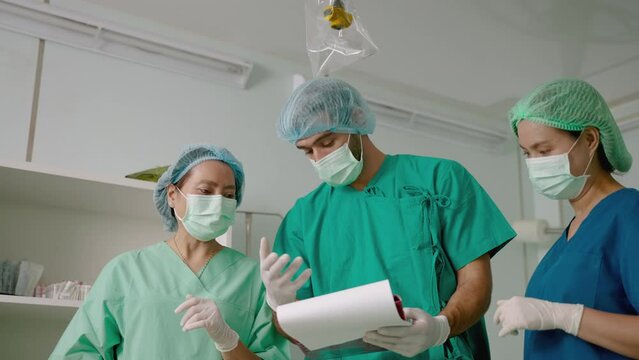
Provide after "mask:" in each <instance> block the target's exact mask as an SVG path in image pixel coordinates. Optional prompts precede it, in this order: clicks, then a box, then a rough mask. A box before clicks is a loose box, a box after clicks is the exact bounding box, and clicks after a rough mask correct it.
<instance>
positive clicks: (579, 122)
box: [509, 79, 632, 172]
mask: <svg viewBox="0 0 639 360" xmlns="http://www.w3.org/2000/svg"><path fill="white" fill-rule="evenodd" d="M509 118H510V125H511V126H512V129H513V131H514V132H515V135H518V134H517V126H518V125H519V123H520V122H521V121H522V120H528V121H532V122H536V123H539V124H542V125H546V126H550V127H554V128H557V129H561V130H565V131H583V130H584V129H585V128H587V127H594V128H597V129H599V134H600V135H599V136H600V138H601V144H602V145H603V148H604V152H605V153H606V157H607V158H608V161H609V162H610V164H611V165H612V166H613V167H614V168H615V170H617V171H620V172H626V171H628V170H630V166H631V165H632V156H631V155H630V153H629V152H628V149H627V148H626V144H625V143H624V141H623V137H622V136H621V131H620V130H619V126H617V123H616V122H615V119H614V117H613V116H612V113H611V112H610V109H609V108H608V105H607V104H606V101H605V100H604V99H603V97H602V96H601V94H599V92H598V91H597V90H596V89H595V88H594V87H593V86H592V85H590V84H589V83H587V82H585V81H583V80H578V79H561V80H555V81H552V82H550V83H547V84H544V85H542V86H540V87H538V88H537V89H535V90H533V92H531V93H530V94H529V95H528V96H526V97H524V98H522V99H521V100H519V102H517V104H516V105H515V106H514V107H513V108H512V109H511V110H510V113H509Z"/></svg>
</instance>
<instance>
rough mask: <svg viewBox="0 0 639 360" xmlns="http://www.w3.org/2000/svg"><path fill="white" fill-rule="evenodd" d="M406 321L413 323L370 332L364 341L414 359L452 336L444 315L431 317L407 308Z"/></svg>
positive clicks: (419, 310)
mask: <svg viewBox="0 0 639 360" xmlns="http://www.w3.org/2000/svg"><path fill="white" fill-rule="evenodd" d="M404 314H405V315H406V319H408V320H411V321H412V323H413V324H412V325H410V326H388V327H382V328H379V329H377V331H369V332H367V333H366V335H364V341H365V342H367V343H369V344H372V345H375V346H379V347H382V348H384V349H387V350H390V351H393V352H396V353H398V354H400V355H403V356H406V357H413V356H415V355H417V354H420V353H422V352H424V351H426V350H428V349H430V348H431V347H433V346H438V345H441V344H443V343H444V342H446V339H448V335H450V325H449V324H448V319H447V318H446V317H445V316H443V315H438V316H435V317H433V316H430V315H429V314H428V313H426V312H425V311H423V310H421V309H415V308H405V309H404Z"/></svg>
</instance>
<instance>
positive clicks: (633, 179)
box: [618, 128, 639, 189]
mask: <svg viewBox="0 0 639 360" xmlns="http://www.w3.org/2000/svg"><path fill="white" fill-rule="evenodd" d="M623 137H624V141H625V142H626V146H627V147H628V151H630V154H631V155H632V158H633V163H632V168H631V169H630V171H629V172H628V173H627V174H624V175H622V176H619V177H618V179H619V181H620V182H621V183H622V184H623V185H624V186H626V187H631V188H635V189H639V128H635V129H633V130H629V131H627V132H625V133H624V134H623Z"/></svg>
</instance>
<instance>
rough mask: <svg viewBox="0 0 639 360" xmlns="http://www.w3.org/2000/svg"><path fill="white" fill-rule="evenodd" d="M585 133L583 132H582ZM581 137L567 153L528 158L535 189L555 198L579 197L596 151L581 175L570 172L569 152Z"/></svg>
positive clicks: (570, 198)
mask: <svg viewBox="0 0 639 360" xmlns="http://www.w3.org/2000/svg"><path fill="white" fill-rule="evenodd" d="M582 134H583V133H582ZM580 138H581V135H579V138H577V141H575V143H574V144H572V146H571V147H570V150H568V152H567V153H564V154H560V155H553V156H544V157H538V158H531V159H526V166H527V167H528V176H529V177H530V181H531V182H532V184H533V187H534V188H535V190H536V191H537V192H538V193H540V194H542V195H544V196H546V197H548V198H550V199H553V200H572V199H575V198H577V197H578V196H579V195H580V194H581V192H582V191H583V189H584V186H585V185H586V181H587V180H588V178H589V177H590V175H586V173H587V172H588V168H590V163H591V162H592V158H593V157H594V153H593V154H592V155H591V156H590V160H589V161H588V165H587V166H586V170H585V171H584V173H583V174H582V175H581V176H573V175H572V173H571V172H570V158H569V157H568V154H570V152H571V151H572V149H573V148H574V147H575V145H576V144H577V142H579V139H580Z"/></svg>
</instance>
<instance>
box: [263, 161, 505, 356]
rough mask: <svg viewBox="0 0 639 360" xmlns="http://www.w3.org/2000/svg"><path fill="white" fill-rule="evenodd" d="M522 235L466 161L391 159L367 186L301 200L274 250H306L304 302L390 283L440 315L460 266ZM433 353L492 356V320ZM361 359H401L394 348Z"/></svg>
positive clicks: (410, 302)
mask: <svg viewBox="0 0 639 360" xmlns="http://www.w3.org/2000/svg"><path fill="white" fill-rule="evenodd" d="M514 236H515V233H514V231H513V230H512V228H511V227H510V226H509V224H508V222H507V221H506V219H505V218H504V216H503V215H502V213H501V212H500V211H499V210H498V209H497V206H496V205H495V204H494V202H493V201H492V200H491V199H490V197H489V196H488V195H487V194H486V192H485V191H484V190H483V189H482V187H481V186H480V185H479V184H478V183H477V181H475V179H474V178H473V177H472V176H471V175H470V174H469V173H468V172H467V171H466V169H464V168H463V167H462V166H461V165H460V164H458V163H457V162H454V161H451V160H444V159H436V158H427V157H420V156H412V155H388V156H386V158H385V160H384V162H383V164H382V166H381V168H380V169H379V171H378V172H377V174H376V175H375V176H374V178H373V179H371V181H370V182H369V184H368V185H367V186H366V188H365V189H363V191H358V190H356V189H354V188H352V187H350V186H346V187H339V188H335V187H331V186H328V185H326V184H322V185H320V186H319V187H318V188H317V189H315V190H314V191H312V192H311V193H310V194H309V195H307V196H306V197H304V198H301V199H299V200H298V201H297V203H296V204H295V206H294V207H293V208H292V209H291V210H290V211H289V213H288V214H287V216H286V218H285V219H284V221H283V223H282V225H281V226H280V229H279V231H278V234H277V237H276V240H275V245H274V249H275V251H276V252H278V253H280V254H281V253H288V254H290V255H291V256H293V257H295V256H301V257H302V258H303V259H304V266H303V269H304V268H306V267H310V268H311V269H312V271H313V275H312V276H311V279H310V281H309V282H307V283H306V285H305V286H304V287H302V288H301V289H300V290H299V291H298V293H297V297H298V298H299V299H305V298H309V297H314V296H319V295H323V294H327V293H331V292H335V291H339V290H344V289H347V288H351V287H355V286H359V285H363V284H368V283H372V282H375V281H379V280H384V279H389V280H390V283H391V287H392V289H393V291H394V292H395V293H396V294H398V295H399V296H401V298H402V299H403V303H404V306H406V307H416V308H421V309H423V310H425V311H426V312H428V313H430V314H431V315H437V314H438V313H439V312H440V311H441V310H442V309H443V308H444V307H445V306H446V304H447V303H448V300H449V299H450V297H451V296H452V294H453V293H454V292H455V289H456V286H457V282H456V277H455V271H456V270H459V269H461V268H463V267H464V266H465V265H467V264H468V263H470V262H472V261H474V260H476V259H477V258H479V257H481V256H482V255H484V254H490V255H491V256H492V255H494V254H495V253H496V252H497V251H499V249H500V248H501V247H502V246H504V245H505V244H506V243H507V242H508V241H509V240H511V239H512V238H513V237H514ZM303 269H302V270H303ZM302 270H300V271H302ZM362 335H364V334H362ZM429 356H430V359H444V358H446V359H449V358H450V359H453V358H454V359H473V358H474V359H488V358H490V354H489V349H488V339H487V336H486V330H485V325H484V322H483V320H482V321H480V322H479V323H477V324H476V325H474V326H473V327H471V328H470V329H469V330H467V331H466V332H465V333H463V334H461V335H460V336H456V337H453V338H451V339H450V340H448V341H447V342H446V343H445V344H444V345H443V346H439V347H436V348H433V349H431V350H430V351H428V352H425V353H422V354H420V355H418V358H421V359H427V358H429ZM352 358H353V359H396V358H401V356H400V355H398V354H396V353H392V352H388V351H386V352H380V353H371V354H363V355H357V356H353V357H352Z"/></svg>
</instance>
